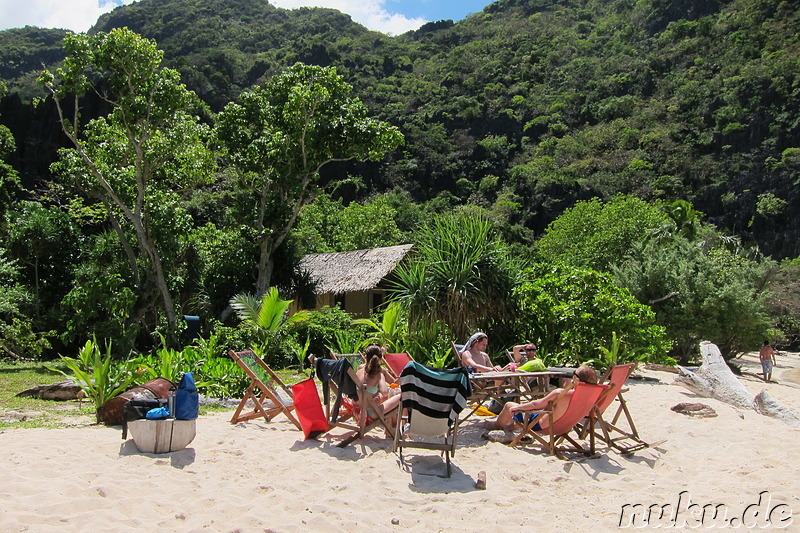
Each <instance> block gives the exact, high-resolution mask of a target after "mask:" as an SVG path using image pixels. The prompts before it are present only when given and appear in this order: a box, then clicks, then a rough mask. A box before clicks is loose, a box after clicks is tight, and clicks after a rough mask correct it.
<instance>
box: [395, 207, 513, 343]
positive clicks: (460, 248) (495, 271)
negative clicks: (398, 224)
mask: <svg viewBox="0 0 800 533" xmlns="http://www.w3.org/2000/svg"><path fill="white" fill-rule="evenodd" d="M414 249H415V251H416V257H414V258H412V259H411V261H409V262H408V263H405V264H401V265H400V266H399V267H398V268H397V269H396V270H395V274H396V276H397V280H396V282H395V283H394V285H393V287H392V297H393V298H394V300H395V301H397V302H398V303H399V304H400V305H401V306H402V308H403V309H404V310H405V311H406V312H407V313H408V315H409V319H410V321H411V324H412V326H415V325H416V323H418V322H420V321H423V322H427V323H432V322H436V321H438V320H440V321H442V322H443V323H444V324H445V325H446V326H447V327H448V328H449V329H450V330H451V331H452V332H453V333H454V334H456V335H457V336H458V337H459V338H460V337H466V335H467V333H468V332H470V331H474V330H475V329H477V328H486V326H488V325H490V324H493V323H497V322H498V318H499V317H503V316H508V315H507V313H509V312H510V311H511V309H512V308H513V305H512V299H511V291H512V289H513V288H514V286H515V285H516V284H517V283H518V282H519V277H518V276H519V272H520V267H519V265H518V264H517V262H516V261H515V260H514V258H513V257H512V256H511V254H510V253H509V252H508V248H507V246H506V244H505V243H504V242H503V241H502V240H501V239H500V238H499V236H498V232H497V230H496V228H495V227H494V225H493V224H492V223H491V222H489V221H488V220H487V219H485V218H482V217H480V216H475V215H474V214H472V213H466V212H462V213H455V214H448V215H442V216H439V217H437V218H436V219H434V221H433V222H432V223H431V224H429V225H427V226H425V227H424V228H423V229H422V230H421V231H420V234H419V237H418V242H417V243H415V247H414Z"/></svg>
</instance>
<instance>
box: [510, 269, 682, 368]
mask: <svg viewBox="0 0 800 533" xmlns="http://www.w3.org/2000/svg"><path fill="white" fill-rule="evenodd" d="M528 277H529V279H530V281H527V282H525V283H523V284H522V285H520V286H519V287H518V288H517V289H516V290H515V293H514V294H515V298H516V300H517V302H518V304H519V314H518V317H517V318H518V320H519V322H520V324H522V327H523V328H525V329H524V331H523V338H527V339H535V341H536V342H537V344H539V345H540V346H541V347H542V354H541V355H542V356H543V357H545V359H546V360H547V361H548V362H550V363H555V364H564V363H568V364H577V363H583V362H587V361H593V360H597V359H602V354H603V352H602V350H601V348H607V347H609V346H610V345H611V344H612V342H613V341H616V340H618V341H619V342H620V343H621V344H622V345H623V346H624V347H625V348H624V350H623V351H624V352H626V353H628V354H630V355H631V356H632V358H633V359H642V360H648V361H653V362H656V361H658V362H661V361H664V360H665V356H666V353H667V350H668V349H669V348H670V342H669V340H668V338H667V336H666V335H665V332H664V328H663V327H661V326H658V325H656V317H655V314H654V313H653V311H652V310H651V309H650V308H649V307H648V306H646V305H643V304H640V303H639V302H637V301H636V299H635V298H634V297H633V295H632V294H631V293H630V292H629V291H628V290H626V289H621V288H619V287H617V286H616V285H614V283H613V280H612V278H611V277H610V276H608V275H607V274H603V273H601V272H597V271H594V270H588V269H584V268H575V267H569V266H550V265H541V264H540V265H536V266H535V267H534V268H533V270H531V271H530V272H528ZM620 362H622V361H620Z"/></svg>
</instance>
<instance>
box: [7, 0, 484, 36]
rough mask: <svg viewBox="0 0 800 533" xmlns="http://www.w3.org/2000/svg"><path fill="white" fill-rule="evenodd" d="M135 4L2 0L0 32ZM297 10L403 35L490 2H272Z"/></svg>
mask: <svg viewBox="0 0 800 533" xmlns="http://www.w3.org/2000/svg"><path fill="white" fill-rule="evenodd" d="M132 1H133V0H22V1H21V0H0V29H7V28H20V27H23V26H40V27H43V28H65V29H70V30H73V31H76V32H82V31H86V30H88V29H89V28H90V27H91V26H92V25H93V24H94V23H95V21H96V20H97V18H98V17H99V16H100V15H102V14H103V13H105V12H107V11H110V10H112V9H113V8H114V7H116V6H118V5H120V4H129V3H131V2H132ZM253 1H262V0H253ZM269 3H271V4H272V5H274V6H277V7H282V8H286V9H293V8H296V7H301V6H309V7H311V6H319V7H330V8H333V9H338V10H339V11H342V12H344V13H347V14H348V15H350V17H351V18H352V19H353V20H354V21H356V22H358V23H360V24H363V25H364V26H366V27H367V28H369V29H371V30H376V31H380V32H383V33H386V34H389V35H399V34H401V33H404V32H406V31H409V30H414V29H417V28H419V27H420V26H422V25H423V24H425V23H426V22H432V21H436V20H442V19H453V20H455V21H458V20H461V19H463V18H464V17H465V16H467V15H468V14H470V13H478V12H480V11H482V10H483V8H484V7H485V6H487V5H489V4H491V3H492V2H491V1H490V0H310V1H309V0H269Z"/></svg>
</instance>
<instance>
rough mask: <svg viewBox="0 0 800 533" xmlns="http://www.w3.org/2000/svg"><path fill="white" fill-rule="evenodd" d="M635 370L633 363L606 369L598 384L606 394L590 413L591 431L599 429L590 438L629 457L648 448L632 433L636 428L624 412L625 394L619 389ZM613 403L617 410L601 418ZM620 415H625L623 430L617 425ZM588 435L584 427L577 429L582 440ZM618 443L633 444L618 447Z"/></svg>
mask: <svg viewBox="0 0 800 533" xmlns="http://www.w3.org/2000/svg"><path fill="white" fill-rule="evenodd" d="M635 368H636V363H628V364H625V365H615V366H612V367H611V368H609V369H608V371H607V372H606V374H605V376H603V378H602V379H601V380H600V382H601V383H603V382H605V383H607V384H608V385H609V387H610V388H609V391H608V394H606V395H605V396H604V397H603V398H602V399H601V400H600V401H599V402H598V404H597V405H596V406H595V408H594V410H593V411H592V417H593V418H594V419H596V422H595V424H594V425H595V428H598V429H600V432H597V431H595V434H594V436H595V437H596V438H598V439H600V440H601V441H603V442H605V443H606V444H608V445H609V446H611V447H612V448H614V449H615V450H617V451H619V452H620V453H633V452H635V451H638V450H642V449H644V448H647V447H649V446H650V445H649V444H648V443H647V442H645V441H643V440H642V439H641V438H640V437H639V432H638V431H637V430H636V425H635V424H634V423H633V417H632V416H631V413H630V411H629V410H628V404H627V402H626V401H625V398H624V397H623V395H622V393H623V392H625V390H626V389H623V386H624V385H625V382H626V381H627V380H628V377H629V376H630V375H631V373H633V370H634V369H635ZM614 400H617V401H619V406H618V407H617V410H616V412H615V413H614V416H612V417H603V415H604V414H605V412H606V410H607V409H608V408H609V407H610V406H611V404H612V403H614ZM622 415H625V421H626V422H627V427H628V428H627V429H625V428H624V427H622V424H621V423H620V417H621V416H622ZM588 431H589V428H588V427H587V426H585V425H584V426H583V427H581V432H580V434H581V435H582V436H585V435H586V434H587V432H588ZM615 433H616V434H618V436H616V437H614V436H613V435H614V434H615ZM621 441H633V442H632V443H626V444H621Z"/></svg>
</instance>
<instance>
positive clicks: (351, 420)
mask: <svg viewBox="0 0 800 533" xmlns="http://www.w3.org/2000/svg"><path fill="white" fill-rule="evenodd" d="M308 359H309V361H311V365H312V367H313V368H314V369H316V370H317V378H318V379H320V380H321V381H322V380H323V379H324V378H323V377H321V372H319V367H318V364H320V361H325V360H324V359H317V358H316V357H314V356H313V355H311V356H309V358H308ZM322 364H326V363H322ZM345 375H346V376H347V377H346V378H345V379H349V380H350V381H351V383H352V384H353V386H354V388H355V391H356V394H355V396H356V397H358V398H361V401H360V402H359V401H358V400H355V399H352V398H349V397H347V395H345V394H342V395H339V394H338V392H339V389H340V388H341V387H342V386H343V385H344V384H343V383H342V382H340V383H335V382H334V381H333V380H332V379H331V380H328V385H329V387H330V388H331V389H332V390H333V393H334V394H333V395H331V396H329V398H328V400H329V401H328V402H327V403H326V405H325V406H324V407H325V415H326V416H327V417H328V420H329V423H330V426H331V429H333V428H334V427H339V428H342V429H346V430H348V431H350V433H348V434H346V435H345V436H344V438H343V439H342V441H341V442H340V443H339V444H337V446H338V447H339V448H344V447H345V446H347V445H348V444H351V443H353V442H355V441H356V440H358V439H361V438H363V437H364V435H366V434H367V433H369V432H370V431H372V430H373V429H375V428H378V427H383V429H384V430H385V431H386V433H387V434H388V435H392V434H394V425H393V424H391V422H389V418H391V416H392V415H393V414H394V413H395V411H396V409H394V410H392V411H389V412H388V413H384V412H383V408H382V407H381V406H380V405H378V403H377V402H376V401H375V398H374V397H373V395H372V394H370V393H368V392H367V386H366V385H364V382H362V381H361V380H360V379H359V377H358V374H356V371H355V369H354V368H353V367H352V366H351V365H349V364H348V365H347V367H346V368H345ZM333 396H336V397H342V409H341V410H340V411H339V413H335V412H334V410H333V409H332V407H331V399H332V398H333ZM368 411H371V412H372V413H373V417H374V419H373V418H371V417H369V416H368Z"/></svg>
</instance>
